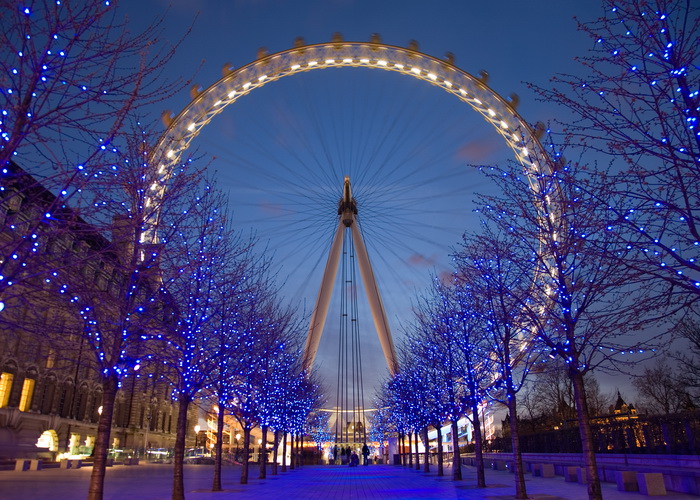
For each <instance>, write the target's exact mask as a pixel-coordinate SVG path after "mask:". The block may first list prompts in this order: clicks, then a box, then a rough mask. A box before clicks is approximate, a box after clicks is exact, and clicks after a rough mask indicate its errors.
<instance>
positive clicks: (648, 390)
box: [632, 358, 688, 415]
mask: <svg viewBox="0 0 700 500" xmlns="http://www.w3.org/2000/svg"><path fill="white" fill-rule="evenodd" d="M632 384H633V385H634V387H635V388H636V389H637V394H638V395H639V400H638V402H637V407H642V408H644V409H645V410H646V411H647V412H649V413H651V414H653V415H658V414H666V415H668V414H669V413H676V412H678V411H680V410H682V409H684V408H685V407H686V404H687V401H688V393H687V392H686V389H685V386H684V384H683V383H682V381H680V380H679V377H678V374H676V373H674V371H673V369H672V368H671V367H670V366H669V365H668V363H667V360H666V359H664V358H662V359H659V360H657V362H656V363H655V364H654V366H652V367H651V368H645V369H644V372H643V373H642V375H641V376H639V377H637V378H635V379H634V380H633V381H632Z"/></svg>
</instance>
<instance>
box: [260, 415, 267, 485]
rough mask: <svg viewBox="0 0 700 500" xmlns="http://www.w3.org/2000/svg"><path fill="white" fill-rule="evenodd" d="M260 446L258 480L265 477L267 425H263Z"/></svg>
mask: <svg viewBox="0 0 700 500" xmlns="http://www.w3.org/2000/svg"><path fill="white" fill-rule="evenodd" d="M261 429H262V444H261V445H260V479H265V478H266V477H267V425H263V426H262V427H261Z"/></svg>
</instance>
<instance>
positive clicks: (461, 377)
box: [422, 275, 494, 487]
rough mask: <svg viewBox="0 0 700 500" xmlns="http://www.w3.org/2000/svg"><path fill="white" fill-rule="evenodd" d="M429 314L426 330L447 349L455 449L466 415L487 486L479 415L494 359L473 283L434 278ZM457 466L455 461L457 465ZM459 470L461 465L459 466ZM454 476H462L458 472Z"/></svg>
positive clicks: (480, 478) (427, 306) (479, 479)
mask: <svg viewBox="0 0 700 500" xmlns="http://www.w3.org/2000/svg"><path fill="white" fill-rule="evenodd" d="M422 310H423V312H422V316H423V317H426V318H429V319H430V320H431V321H430V322H427V323H429V325H427V326H429V328H425V327H424V331H426V332H430V333H428V335H429V336H430V337H431V338H432V341H433V342H436V343H437V344H438V345H439V346H440V349H441V350H442V351H443V358H444V360H443V363H444V365H445V367H446V370H445V374H446V375H447V374H449V376H450V377H451V380H449V381H448V393H449V399H448V400H449V401H450V405H451V408H450V414H451V415H452V418H451V421H452V422H451V423H452V440H453V449H455V450H456V453H457V456H458V451H459V438H458V429H457V419H458V418H459V417H460V416H462V415H464V416H466V417H467V418H468V419H469V420H470V422H471V423H472V427H473V434H474V444H475V450H474V451H475V458H476V469H477V485H478V486H479V487H484V486H486V482H485V476H484V463H483V455H482V452H483V438H482V434H481V421H480V417H479V408H480V405H481V404H482V403H483V402H484V401H485V399H486V389H487V388H488V385H489V384H490V382H491V381H492V378H493V372H494V367H493V360H492V359H491V356H489V351H488V345H486V342H485V341H484V340H485V339H486V338H488V337H487V335H484V334H483V332H482V330H481V329H480V321H479V320H480V318H479V316H478V310H477V308H476V305H475V304H474V297H473V296H472V291H471V288H470V284H469V283H465V282H463V280H461V279H460V278H459V277H458V276H454V275H453V276H452V277H451V282H450V283H447V284H446V283H443V282H442V281H440V280H438V279H434V280H433V286H432V288H431V290H430V294H429V295H428V298H427V301H426V302H425V303H424V307H423V308H422ZM455 467H456V466H455V465H454V463H453V468H455ZM457 471H459V469H457ZM457 471H455V472H453V476H458V472H457Z"/></svg>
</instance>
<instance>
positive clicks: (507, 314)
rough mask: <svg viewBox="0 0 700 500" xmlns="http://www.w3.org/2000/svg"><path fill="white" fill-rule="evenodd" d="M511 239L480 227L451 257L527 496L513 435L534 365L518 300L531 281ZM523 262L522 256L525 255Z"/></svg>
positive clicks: (519, 485)
mask: <svg viewBox="0 0 700 500" xmlns="http://www.w3.org/2000/svg"><path fill="white" fill-rule="evenodd" d="M512 240H513V238H506V237H503V236H501V235H498V234H495V233H493V232H490V231H489V230H488V227H486V228H485V232H484V233H483V234H480V235H474V236H465V243H463V245H462V248H461V249H460V251H459V252H458V253H457V254H456V255H455V260H456V265H457V268H458V271H457V275H458V279H459V282H460V283H463V284H464V285H466V286H469V288H470V291H471V293H472V296H473V306H474V310H475V313H476V314H477V317H478V318H479V323H480V324H479V328H480V330H481V333H482V335H484V336H485V337H487V338H488V341H489V345H490V349H489V351H488V356H489V357H490V359H492V360H493V366H494V369H495V371H494V373H493V375H492V376H493V382H492V383H491V384H490V386H491V391H490V394H489V395H490V397H491V398H492V399H494V400H496V401H498V402H501V403H503V404H505V405H506V406H507V407H508V412H509V421H510V433H511V443H512V447H513V458H514V460H513V461H514V472H515V496H516V498H527V492H526V487H525V476H524V470H523V461H522V452H521V449H520V439H519V431H518V411H517V398H516V396H517V393H518V392H519V391H520V389H522V387H523V385H524V383H525V381H526V378H527V375H528V373H529V371H530V369H531V368H532V366H533V364H534V363H535V362H536V361H537V357H538V352H539V350H538V349H534V348H533V343H534V340H535V339H534V338H533V336H532V334H531V325H530V318H529V315H527V314H526V312H525V309H524V304H523V299H524V298H525V297H528V295H529V292H530V289H531V284H532V281H533V278H534V276H533V275H534V273H533V269H532V268H528V267H527V266H525V267H521V264H520V262H521V261H522V259H523V258H524V255H523V254H518V253H517V246H516V245H513V241H512ZM525 259H526V262H527V257H525Z"/></svg>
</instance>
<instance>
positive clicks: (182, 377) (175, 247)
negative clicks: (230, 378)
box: [155, 179, 239, 498]
mask: <svg viewBox="0 0 700 500" xmlns="http://www.w3.org/2000/svg"><path fill="white" fill-rule="evenodd" d="M190 191H191V193H192V195H191V197H192V203H191V204H190V205H189V206H185V207H184V208H185V209H184V210H183V213H184V217H182V218H181V219H180V220H179V221H176V222H173V225H174V226H175V227H176V228H177V230H176V231H175V232H174V233H173V234H171V235H169V237H168V238H167V239H166V238H162V237H161V238H162V239H161V241H162V242H163V243H162V245H163V250H162V254H163V261H162V263H161V268H162V279H163V286H164V288H165V289H166V290H167V293H168V295H169V296H170V297H171V301H172V307H173V309H174V311H173V315H172V319H171V322H170V325H169V326H170V331H169V332H168V335H167V339H166V340H167V345H166V346H163V349H162V351H161V352H158V353H156V355H155V356H156V357H157V358H158V359H159V360H162V361H165V362H166V363H167V364H168V366H170V367H171V369H172V371H171V378H172V382H173V386H174V391H173V396H174V398H175V399H176V400H177V404H178V420H177V428H176V436H175V450H174V456H173V463H174V474H173V498H184V483H183V468H182V467H183V460H184V454H185V439H186V436H187V415H188V411H189V408H190V405H191V404H192V402H193V401H195V399H196V398H197V397H198V396H200V395H201V394H202V393H203V391H204V390H205V389H206V388H207V387H208V386H209V385H210V384H211V382H212V375H213V374H215V373H216V367H217V363H218V359H219V357H220V356H223V355H227V354H229V352H227V351H222V350H221V349H220V345H219V343H218V342H217V340H218V335H217V331H218V330H219V329H220V328H222V327H223V325H222V323H221V321H217V320H218V319H220V317H221V309H222V307H223V300H222V294H221V293H220V290H221V289H222V288H223V287H225V286H227V278H230V275H229V274H228V270H229V269H230V268H229V266H233V265H234V264H235V262H234V261H233V256H234V255H235V254H236V251H237V248H236V244H237V243H239V241H238V240H237V239H235V238H234V237H233V235H232V231H231V230H230V228H229V227H228V225H227V222H226V212H227V211H226V203H225V200H226V196H225V195H224V194H223V193H222V192H221V191H218V190H217V189H215V188H214V187H212V185H211V184H210V183H208V182H206V179H205V180H204V181H201V182H200V183H199V184H195V185H194V189H193V186H190ZM185 201H187V200H185ZM165 220H168V219H165Z"/></svg>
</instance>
